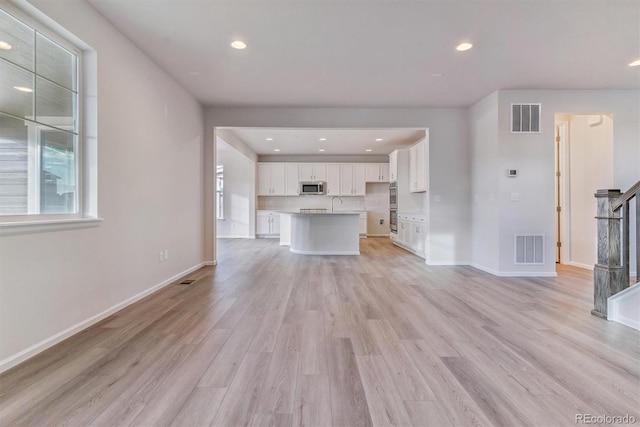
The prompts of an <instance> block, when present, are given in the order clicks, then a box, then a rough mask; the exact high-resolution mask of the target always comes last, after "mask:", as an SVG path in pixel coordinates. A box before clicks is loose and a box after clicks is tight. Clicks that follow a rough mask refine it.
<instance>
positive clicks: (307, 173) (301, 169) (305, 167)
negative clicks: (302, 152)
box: [298, 163, 313, 181]
mask: <svg viewBox="0 0 640 427" xmlns="http://www.w3.org/2000/svg"><path fill="white" fill-rule="evenodd" d="M298 177H299V180H300V181H313V163H299V164H298Z"/></svg>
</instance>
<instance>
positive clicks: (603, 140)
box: [566, 115, 640, 268]
mask: <svg viewBox="0 0 640 427" xmlns="http://www.w3.org/2000/svg"><path fill="white" fill-rule="evenodd" d="M589 117H592V116H588V115H572V116H570V118H569V171H566V172H568V176H569V182H570V184H569V185H570V188H571V189H570V194H569V199H570V207H571V209H570V221H569V224H570V234H571V244H570V259H569V260H568V264H574V265H576V264H577V265H579V266H586V267H588V268H593V266H594V265H595V263H596V255H597V240H598V234H597V227H596V219H595V218H594V216H595V212H596V208H597V205H596V198H595V197H593V195H594V193H595V192H596V190H598V189H600V188H603V189H604V188H614V187H613V121H612V120H611V118H610V117H608V116H600V117H602V123H601V124H599V125H597V126H590V125H589V123H588V119H589ZM638 178H639V179H640V176H639V177H638Z"/></svg>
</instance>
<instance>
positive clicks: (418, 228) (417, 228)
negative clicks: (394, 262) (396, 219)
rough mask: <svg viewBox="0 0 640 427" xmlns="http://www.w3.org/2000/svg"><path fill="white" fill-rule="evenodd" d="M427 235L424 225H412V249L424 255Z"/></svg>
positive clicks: (414, 223)
mask: <svg viewBox="0 0 640 427" xmlns="http://www.w3.org/2000/svg"><path fill="white" fill-rule="evenodd" d="M424 246H425V233H424V224H420V223H417V222H412V223H411V246H410V247H411V249H412V250H413V251H414V252H415V253H417V254H419V255H424Z"/></svg>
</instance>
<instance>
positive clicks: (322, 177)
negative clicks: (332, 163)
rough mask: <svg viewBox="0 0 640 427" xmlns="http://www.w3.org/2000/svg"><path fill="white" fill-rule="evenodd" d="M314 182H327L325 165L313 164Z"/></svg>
mask: <svg viewBox="0 0 640 427" xmlns="http://www.w3.org/2000/svg"><path fill="white" fill-rule="evenodd" d="M313 180H314V181H326V180H327V165H326V164H324V163H314V164H313Z"/></svg>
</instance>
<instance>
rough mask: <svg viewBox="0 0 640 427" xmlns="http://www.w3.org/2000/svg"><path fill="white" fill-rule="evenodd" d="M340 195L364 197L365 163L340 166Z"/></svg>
mask: <svg viewBox="0 0 640 427" xmlns="http://www.w3.org/2000/svg"><path fill="white" fill-rule="evenodd" d="M340 181H341V182H340V193H341V195H342V196H364V193H365V191H366V184H365V165H364V164H363V163H360V164H358V163H355V164H341V165H340Z"/></svg>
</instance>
